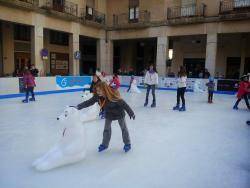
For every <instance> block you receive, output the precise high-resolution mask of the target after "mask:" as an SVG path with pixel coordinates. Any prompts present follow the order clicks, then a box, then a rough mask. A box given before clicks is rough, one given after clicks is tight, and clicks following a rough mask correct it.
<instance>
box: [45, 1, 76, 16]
mask: <svg viewBox="0 0 250 188" xmlns="http://www.w3.org/2000/svg"><path fill="white" fill-rule="evenodd" d="M41 8H43V9H46V10H48V11H55V12H59V13H63V14H66V15H69V16H72V17H77V16H78V6H77V4H75V3H72V2H68V1H64V3H55V1H53V0H45V2H44V3H43V4H42V5H41Z"/></svg>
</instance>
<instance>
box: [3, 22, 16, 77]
mask: <svg viewBox="0 0 250 188" xmlns="http://www.w3.org/2000/svg"><path fill="white" fill-rule="evenodd" d="M2 31H3V36H2V37H3V70H4V74H5V75H12V73H13V72H14V69H15V65H14V29H13V24H11V23H6V22H4V23H2Z"/></svg>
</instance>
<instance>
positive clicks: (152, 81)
mask: <svg viewBox="0 0 250 188" xmlns="http://www.w3.org/2000/svg"><path fill="white" fill-rule="evenodd" d="M144 83H145V84H146V86H147V93H146V100H145V103H144V106H147V105H148V95H149V92H150V90H151V89H152V96H153V102H152V104H151V107H152V108H153V107H156V98H155V87H156V85H158V73H157V72H156V70H154V66H153V65H150V67H149V70H148V71H147V72H146V76H145V79H144Z"/></svg>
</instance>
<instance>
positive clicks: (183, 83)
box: [173, 66, 187, 111]
mask: <svg viewBox="0 0 250 188" xmlns="http://www.w3.org/2000/svg"><path fill="white" fill-rule="evenodd" d="M186 87H187V74H186V70H185V68H184V67H182V66H181V67H180V72H179V73H178V79H177V104H176V106H175V107H174V108H173V110H179V111H186V104H185V92H186ZM180 99H181V101H182V106H181V108H180Z"/></svg>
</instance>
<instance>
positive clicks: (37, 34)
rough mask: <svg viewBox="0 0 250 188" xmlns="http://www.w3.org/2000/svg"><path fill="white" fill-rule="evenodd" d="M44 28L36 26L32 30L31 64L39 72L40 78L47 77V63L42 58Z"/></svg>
mask: <svg viewBox="0 0 250 188" xmlns="http://www.w3.org/2000/svg"><path fill="white" fill-rule="evenodd" d="M43 29H44V28H43V26H41V25H35V26H34V27H33V28H32V29H31V49H32V50H31V64H34V65H35V67H36V68H37V69H38V70H39V75H40V76H46V66H45V62H44V61H43V60H42V58H41V50H42V49H43V48H44V45H43Z"/></svg>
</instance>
